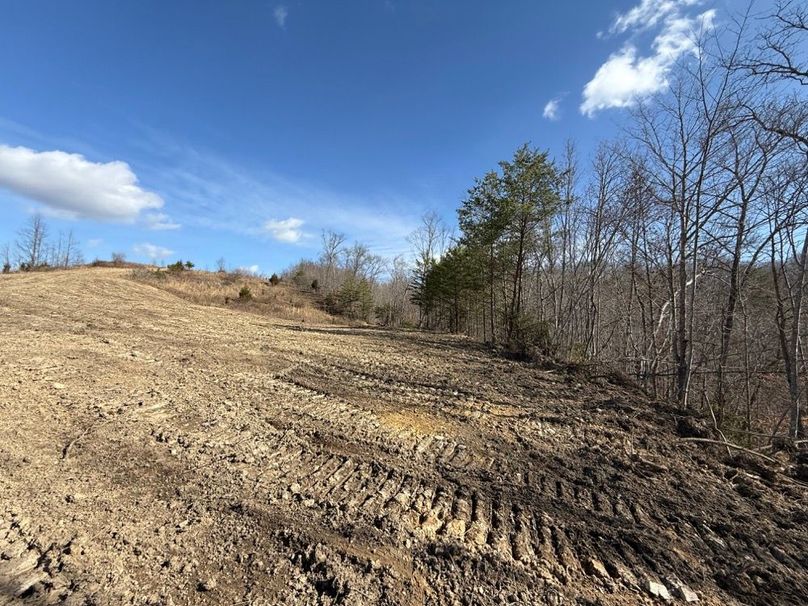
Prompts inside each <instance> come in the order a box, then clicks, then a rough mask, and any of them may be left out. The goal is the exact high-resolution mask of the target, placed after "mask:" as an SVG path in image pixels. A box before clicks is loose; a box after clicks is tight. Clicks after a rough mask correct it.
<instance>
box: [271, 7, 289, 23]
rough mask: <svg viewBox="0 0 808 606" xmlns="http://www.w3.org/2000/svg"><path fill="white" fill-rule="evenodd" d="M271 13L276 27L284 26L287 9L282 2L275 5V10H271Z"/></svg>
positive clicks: (287, 14) (287, 13)
mask: <svg viewBox="0 0 808 606" xmlns="http://www.w3.org/2000/svg"><path fill="white" fill-rule="evenodd" d="M272 15H273V16H274V17H275V23H277V24H278V27H280V28H281V29H285V28H286V18H287V17H288V16H289V9H288V8H286V7H285V6H284V5H283V4H279V5H278V6H276V7H275V10H274V11H273V12H272Z"/></svg>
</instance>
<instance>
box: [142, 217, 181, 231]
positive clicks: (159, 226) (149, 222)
mask: <svg viewBox="0 0 808 606" xmlns="http://www.w3.org/2000/svg"><path fill="white" fill-rule="evenodd" d="M144 223H145V224H146V227H148V228H149V229H154V230H157V231H164V230H170V229H179V228H180V227H182V225H181V224H179V223H176V222H174V221H173V220H172V219H171V217H169V216H168V215H167V214H165V213H147V214H146V216H145V217H144Z"/></svg>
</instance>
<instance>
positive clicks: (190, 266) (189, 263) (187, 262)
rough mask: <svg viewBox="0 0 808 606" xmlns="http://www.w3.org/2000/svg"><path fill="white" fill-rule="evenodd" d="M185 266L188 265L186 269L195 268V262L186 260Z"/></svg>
mask: <svg viewBox="0 0 808 606" xmlns="http://www.w3.org/2000/svg"><path fill="white" fill-rule="evenodd" d="M185 267H186V269H193V268H194V264H193V263H191V262H190V261H186V262H185Z"/></svg>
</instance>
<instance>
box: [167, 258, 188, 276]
mask: <svg viewBox="0 0 808 606" xmlns="http://www.w3.org/2000/svg"><path fill="white" fill-rule="evenodd" d="M166 269H167V270H168V271H170V272H171V273H180V272H182V271H185V263H183V262H182V261H181V260H180V261H177V262H176V263H172V264H171V265H169V266H168V267H166Z"/></svg>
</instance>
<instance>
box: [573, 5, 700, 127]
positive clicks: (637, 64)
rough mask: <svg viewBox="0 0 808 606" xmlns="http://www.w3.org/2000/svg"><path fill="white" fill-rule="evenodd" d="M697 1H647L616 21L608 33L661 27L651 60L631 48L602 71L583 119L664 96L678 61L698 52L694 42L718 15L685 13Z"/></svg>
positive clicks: (588, 89)
mask: <svg viewBox="0 0 808 606" xmlns="http://www.w3.org/2000/svg"><path fill="white" fill-rule="evenodd" d="M697 2H698V0H643V1H642V2H641V3H640V4H639V5H637V6H635V7H634V8H632V9H631V10H630V11H628V12H627V13H624V14H622V15H618V17H617V18H616V19H615V21H614V23H613V24H612V27H611V28H610V31H611V32H613V33H624V32H626V31H629V30H634V31H641V30H644V29H647V28H649V27H653V26H654V25H657V24H658V23H660V22H661V23H662V26H661V30H660V31H659V33H658V34H657V35H656V36H655V38H654V41H653V43H652V45H651V51H652V52H651V53H650V54H649V55H648V56H640V53H639V51H638V49H637V46H636V45H635V44H634V43H632V42H627V43H626V44H625V45H624V46H623V48H622V49H620V50H619V51H618V52H616V53H613V54H612V55H611V56H610V57H609V58H608V59H607V60H606V62H605V63H604V64H603V65H601V66H600V67H599V68H598V70H597V72H595V75H594V77H593V78H592V79H591V80H590V81H589V82H587V84H586V85H585V86H584V90H583V102H582V103H581V107H580V109H581V113H583V114H584V115H586V116H589V117H592V116H594V115H595V114H596V113H597V112H598V111H601V110H604V109H609V108H621V107H631V106H633V105H635V104H636V103H637V102H638V101H640V100H642V99H644V98H646V97H648V96H649V95H653V94H654V93H657V92H660V91H661V90H663V89H664V88H665V87H666V86H667V85H668V74H669V73H670V70H671V68H672V67H673V65H674V64H675V63H676V61H677V60H678V59H679V58H680V57H681V56H682V55H684V54H686V53H688V52H695V51H696V37H697V36H698V34H699V32H703V31H706V30H709V29H712V27H713V21H714V19H715V10H708V11H705V12H703V13H701V14H699V15H696V16H688V15H684V14H683V13H682V9H683V8H686V7H688V6H691V5H694V4H696V3H697Z"/></svg>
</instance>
